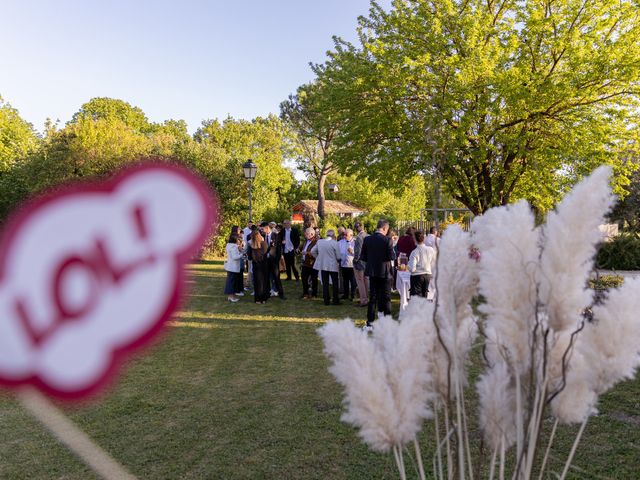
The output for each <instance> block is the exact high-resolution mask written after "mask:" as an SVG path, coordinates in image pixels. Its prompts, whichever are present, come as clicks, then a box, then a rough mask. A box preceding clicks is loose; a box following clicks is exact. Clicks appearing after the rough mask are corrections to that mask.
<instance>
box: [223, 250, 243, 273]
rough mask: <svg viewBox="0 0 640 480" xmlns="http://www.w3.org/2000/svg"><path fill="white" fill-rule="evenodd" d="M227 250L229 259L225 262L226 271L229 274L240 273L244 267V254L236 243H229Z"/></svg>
mask: <svg viewBox="0 0 640 480" xmlns="http://www.w3.org/2000/svg"><path fill="white" fill-rule="evenodd" d="M226 250H227V259H226V261H225V262H224V269H225V270H226V271H227V272H236V273H238V272H239V271H240V266H241V265H242V252H241V251H240V249H239V248H238V245H236V244H235V243H227V247H226Z"/></svg>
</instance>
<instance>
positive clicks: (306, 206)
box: [292, 200, 364, 215]
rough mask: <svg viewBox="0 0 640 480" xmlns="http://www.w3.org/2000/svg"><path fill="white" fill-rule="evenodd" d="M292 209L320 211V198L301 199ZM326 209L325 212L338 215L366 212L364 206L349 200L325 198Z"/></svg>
mask: <svg viewBox="0 0 640 480" xmlns="http://www.w3.org/2000/svg"><path fill="white" fill-rule="evenodd" d="M292 210H293V211H294V212H312V213H318V200H301V201H299V202H298V203H296V204H295V205H294V206H293V207H292ZM324 211H325V213H333V214H338V215H339V214H353V213H356V214H360V213H364V210H363V209H362V208H360V207H356V206H355V205H353V204H351V203H349V202H341V201H339V200H325V201H324Z"/></svg>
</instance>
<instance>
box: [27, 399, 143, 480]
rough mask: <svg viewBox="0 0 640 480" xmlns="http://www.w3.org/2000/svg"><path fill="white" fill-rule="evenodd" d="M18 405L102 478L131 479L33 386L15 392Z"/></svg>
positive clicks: (121, 467) (132, 478)
mask: <svg viewBox="0 0 640 480" xmlns="http://www.w3.org/2000/svg"><path fill="white" fill-rule="evenodd" d="M17 397H18V400H19V401H20V403H21V404H22V406H23V407H24V408H25V409H27V410H28V411H29V413H31V415H33V416H34V417H35V418H37V419H38V420H39V421H40V422H41V423H42V424H43V425H44V426H45V427H47V428H48V429H49V431H51V433H53V434H54V435H55V436H56V437H57V438H58V440H60V441H61V442H62V443H63V444H65V445H66V446H67V447H68V448H69V449H70V450H71V451H72V452H74V453H75V454H76V455H77V456H78V457H80V459H81V460H82V461H83V462H84V463H85V464H86V465H87V466H89V467H90V468H91V469H92V470H93V471H94V472H96V473H97V474H98V475H99V476H101V477H102V478H104V479H105V480H135V478H136V477H134V476H133V475H132V474H130V473H129V472H127V470H126V469H125V468H124V467H123V466H122V465H120V464H119V463H118V462H117V461H116V460H115V459H114V458H113V457H111V456H110V455H109V454H108V453H107V452H105V451H104V450H103V449H102V448H100V447H99V446H98V445H97V444H96V443H95V442H94V441H93V440H91V438H89V436H88V435H87V434H86V433H84V432H83V431H82V430H80V429H79V428H78V427H77V426H76V425H75V424H74V423H73V422H72V421H71V420H70V419H69V418H67V417H66V416H65V415H64V413H62V411H60V410H59V409H58V408H56V407H55V406H54V405H53V404H52V403H51V402H50V401H49V400H48V399H47V398H46V397H45V396H44V395H42V394H41V393H40V392H38V391H37V390H35V389H33V388H28V389H23V390H20V391H19V392H18V394H17Z"/></svg>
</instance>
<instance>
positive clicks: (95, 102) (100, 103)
mask: <svg viewBox="0 0 640 480" xmlns="http://www.w3.org/2000/svg"><path fill="white" fill-rule="evenodd" d="M82 119H91V120H101V119H102V120H105V119H106V120H119V121H120V122H122V123H123V124H124V125H126V126H127V127H129V128H132V129H133V130H135V131H136V132H140V133H143V132H148V131H150V130H151V124H150V123H149V120H148V119H147V116H146V115H145V114H144V112H143V111H142V109H140V108H139V107H134V106H132V105H130V104H129V103H127V102H125V101H124V100H120V99H117V98H108V97H96V98H92V99H91V100H89V101H88V102H87V103H84V104H83V105H82V106H81V107H80V110H78V111H77V112H76V113H74V114H73V117H72V118H71V122H69V123H72V124H73V123H78V122H79V121H80V120H82Z"/></svg>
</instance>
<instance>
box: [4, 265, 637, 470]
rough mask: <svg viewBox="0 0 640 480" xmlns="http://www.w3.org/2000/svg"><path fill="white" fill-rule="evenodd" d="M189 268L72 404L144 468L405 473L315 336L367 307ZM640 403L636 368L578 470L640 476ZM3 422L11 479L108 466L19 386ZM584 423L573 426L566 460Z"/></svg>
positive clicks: (101, 438)
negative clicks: (108, 369) (122, 360)
mask: <svg viewBox="0 0 640 480" xmlns="http://www.w3.org/2000/svg"><path fill="white" fill-rule="evenodd" d="M190 270H191V273H192V276H191V280H190V282H192V284H191V291H190V295H189V298H188V300H187V302H186V305H185V306H184V308H183V309H182V311H181V313H180V314H179V315H177V317H176V319H175V323H174V324H173V325H172V326H170V327H168V328H167V330H166V332H167V333H166V335H165V338H164V339H162V341H161V342H159V343H158V344H157V345H156V346H154V347H152V348H150V349H149V350H148V351H147V352H146V354H145V355H144V356H142V357H139V358H137V359H135V360H133V361H132V362H131V363H130V365H128V366H127V368H126V369H125V372H124V375H123V376H122V377H121V378H120V379H119V380H118V382H117V383H116V385H115V386H114V388H113V389H112V390H111V391H110V392H109V393H108V394H107V395H105V396H103V397H102V398H101V399H99V401H96V402H92V403H90V404H89V405H85V406H81V407H75V408H67V411H68V413H69V415H70V417H71V418H73V420H74V421H75V422H77V423H78V424H79V425H80V426H81V427H82V428H83V429H84V430H85V431H86V432H87V433H88V434H89V435H90V436H92V437H93V438H94V439H95V440H96V441H97V442H98V443H99V444H100V445H101V446H103V447H104V448H105V449H106V450H108V451H109V452H110V453H111V454H112V455H113V456H114V457H116V458H117V459H118V460H119V461H120V462H121V463H123V464H124V465H126V466H127V467H128V468H129V469H130V470H131V471H132V472H133V473H134V474H135V475H137V476H138V477H140V478H149V479H174V478H180V479H183V478H185V479H196V478H212V479H218V478H221V479H222V478H224V479H231V478H234V479H243V478H252V479H260V478H265V479H271V478H273V479H289V478H291V479H295V478H301V479H306V478H309V479H314V478H316V479H341V478H344V479H359V478H362V479H370V478H375V479H379V478H397V476H396V473H395V466H394V464H393V461H392V458H391V457H390V456H386V455H379V454H374V453H370V452H368V451H367V449H366V448H365V447H364V446H363V445H362V444H361V443H360V442H359V440H358V439H357V437H356V433H355V431H354V430H353V429H352V428H350V427H348V426H346V425H344V424H343V423H341V422H340V421H339V417H340V414H341V411H342V407H341V393H340V389H339V388H338V386H337V385H336V384H335V382H334V381H333V379H332V377H331V376H330V375H329V374H328V373H327V361H326V359H325V358H324V356H323V354H322V345H321V341H320V339H319V338H318V336H317V335H316V329H317V328H318V326H319V325H320V324H321V323H322V322H323V321H325V320H326V319H329V318H343V317H345V316H351V317H352V318H354V319H355V320H356V321H358V322H361V321H362V320H364V316H365V310H366V309H361V308H357V307H355V306H352V305H346V304H345V305H342V306H330V307H325V306H324V305H323V304H322V302H321V301H320V300H313V301H310V300H299V296H300V293H301V292H300V284H299V283H295V282H285V292H286V293H287V295H288V297H289V298H288V300H286V301H281V300H279V299H272V300H271V301H269V302H267V304H266V305H260V306H258V305H255V304H254V303H253V299H252V298H251V297H244V298H243V299H242V300H241V301H240V302H238V303H237V304H230V303H229V302H226V297H225V296H224V295H223V294H222V293H221V292H222V290H223V283H224V272H223V270H222V262H204V263H201V264H197V265H193V266H191V268H190ZM394 308H395V309H397V299H395V303H394ZM639 402H640V382H637V381H635V382H627V383H626V384H624V385H621V386H619V387H618V388H616V389H615V390H614V391H613V392H612V393H611V394H609V395H608V396H606V397H605V398H604V399H603V401H602V402H601V405H600V410H601V414H600V415H599V416H597V417H595V418H593V419H592V420H591V421H590V423H589V424H588V426H587V430H586V432H585V436H584V437H583V441H582V443H581V446H580V448H579V450H578V454H577V457H576V461H575V465H576V467H577V468H578V469H580V470H576V471H575V472H574V474H573V475H572V476H571V478H615V479H632V478H640V428H639V427H640V405H639ZM0 431H1V434H2V441H1V442H0V479H87V478H95V477H94V476H93V475H92V474H91V472H89V471H88V470H87V469H86V468H85V467H84V466H83V465H82V464H80V463H79V462H78V461H77V460H76V459H75V457H74V456H73V455H72V454H70V453H68V452H67V451H66V450H65V449H64V448H63V447H62V446H60V445H59V444H58V443H57V442H56V441H55V440H54V439H53V438H52V436H51V435H50V434H49V433H48V432H47V431H45V430H44V429H43V428H42V427H41V426H40V425H39V424H38V423H37V422H36V421H34V420H33V419H31V418H30V417H29V415H27V414H26V413H25V411H24V410H23V409H22V408H21V407H20V406H19V405H18V404H17V403H16V402H15V401H14V400H13V399H11V398H10V397H9V396H8V395H5V396H3V397H1V398H0ZM572 431H574V430H573V429H563V431H562V432H561V435H560V437H559V440H558V445H559V447H560V448H559V449H555V450H554V457H555V458H557V461H556V462H555V463H554V464H553V468H554V470H556V471H559V470H560V466H559V465H560V463H559V462H560V461H561V460H563V459H564V458H565V456H566V454H567V452H568V450H569V448H570V434H571V432H572ZM431 432H432V431H431V427H430V426H427V428H425V435H426V438H429V439H430V438H432V433H431ZM427 448H429V449H430V448H431V447H427ZM429 463H430V459H427V465H426V466H427V468H428V466H429ZM409 468H410V467H409ZM582 471H588V472H590V474H591V475H587V474H586V473H584V472H582Z"/></svg>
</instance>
